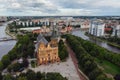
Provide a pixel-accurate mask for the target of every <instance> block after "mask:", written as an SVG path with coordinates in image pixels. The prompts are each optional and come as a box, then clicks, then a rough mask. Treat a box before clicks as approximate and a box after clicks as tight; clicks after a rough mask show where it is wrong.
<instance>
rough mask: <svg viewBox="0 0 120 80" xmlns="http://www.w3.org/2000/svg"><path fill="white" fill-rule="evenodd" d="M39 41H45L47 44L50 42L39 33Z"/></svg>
mask: <svg viewBox="0 0 120 80" xmlns="http://www.w3.org/2000/svg"><path fill="white" fill-rule="evenodd" d="M37 42H38V43H40V42H43V43H44V44H45V45H47V44H48V41H47V40H46V39H45V38H44V37H43V36H42V34H39V35H38V37H37Z"/></svg>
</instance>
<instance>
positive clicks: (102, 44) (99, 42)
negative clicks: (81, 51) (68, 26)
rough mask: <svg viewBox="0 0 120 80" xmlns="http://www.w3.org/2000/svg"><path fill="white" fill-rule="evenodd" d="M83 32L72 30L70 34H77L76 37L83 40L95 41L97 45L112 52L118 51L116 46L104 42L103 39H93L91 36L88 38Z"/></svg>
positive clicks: (119, 50) (119, 51)
mask: <svg viewBox="0 0 120 80" xmlns="http://www.w3.org/2000/svg"><path fill="white" fill-rule="evenodd" d="M84 33H85V32H83V31H80V30H79V31H73V32H72V34H73V35H75V36H78V37H81V38H83V39H85V40H88V41H91V42H93V43H96V44H97V45H99V46H101V47H104V48H106V49H108V50H110V51H112V52H115V53H120V49H118V48H116V47H113V46H110V45H108V44H107V43H106V42H104V41H99V40H96V39H93V38H89V37H88V36H86V35H84Z"/></svg>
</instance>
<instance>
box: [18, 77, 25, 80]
mask: <svg viewBox="0 0 120 80" xmlns="http://www.w3.org/2000/svg"><path fill="white" fill-rule="evenodd" d="M17 80H27V78H26V77H19V78H18V79H17Z"/></svg>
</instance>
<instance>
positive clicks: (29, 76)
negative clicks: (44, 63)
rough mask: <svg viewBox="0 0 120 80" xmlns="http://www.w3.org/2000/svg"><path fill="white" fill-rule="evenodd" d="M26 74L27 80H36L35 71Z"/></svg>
mask: <svg viewBox="0 0 120 80" xmlns="http://www.w3.org/2000/svg"><path fill="white" fill-rule="evenodd" d="M26 74H27V79H28V80H35V79H36V75H35V72H34V71H32V70H28V71H27V73H26Z"/></svg>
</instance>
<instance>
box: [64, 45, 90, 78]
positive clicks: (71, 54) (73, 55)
mask: <svg viewBox="0 0 120 80" xmlns="http://www.w3.org/2000/svg"><path fill="white" fill-rule="evenodd" d="M65 45H66V47H67V50H68V52H69V54H70V56H71V57H72V61H73V63H74V65H75V68H76V70H77V74H78V75H79V78H80V80H89V79H88V78H87V76H86V75H85V74H84V73H83V72H82V71H80V69H79V67H78V61H77V59H76V55H75V53H74V52H73V51H72V49H71V48H70V47H69V46H68V45H67V44H65Z"/></svg>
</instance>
